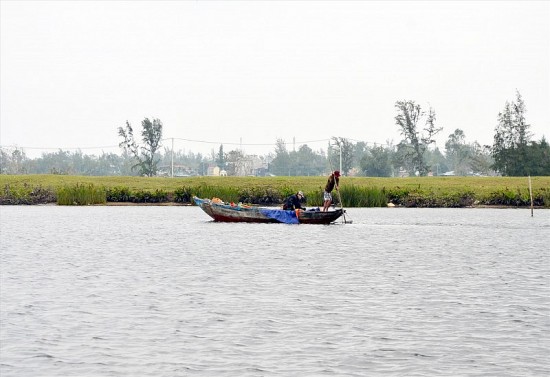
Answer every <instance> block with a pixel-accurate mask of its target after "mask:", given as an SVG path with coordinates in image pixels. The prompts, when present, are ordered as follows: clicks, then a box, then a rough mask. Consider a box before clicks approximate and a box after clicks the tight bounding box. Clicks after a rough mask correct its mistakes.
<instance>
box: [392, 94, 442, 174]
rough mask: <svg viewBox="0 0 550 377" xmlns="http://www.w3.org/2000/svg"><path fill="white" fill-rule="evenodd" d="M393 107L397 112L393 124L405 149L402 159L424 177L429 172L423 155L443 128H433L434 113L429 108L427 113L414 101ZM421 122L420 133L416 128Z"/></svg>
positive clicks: (397, 103)
mask: <svg viewBox="0 0 550 377" xmlns="http://www.w3.org/2000/svg"><path fill="white" fill-rule="evenodd" d="M395 107H396V109H397V112H398V114H397V116H396V117H395V122H396V124H397V126H398V127H399V130H400V132H401V135H403V137H404V142H402V143H400V144H402V147H403V148H405V156H404V157H405V159H408V160H409V161H410V165H411V166H412V168H413V169H414V170H415V171H418V173H419V174H420V175H422V176H424V175H426V174H428V171H429V170H430V169H429V166H427V164H426V161H425V159H424V153H425V152H426V150H427V149H428V146H429V145H430V144H432V143H434V142H435V140H434V136H435V135H436V134H437V133H439V132H440V131H441V130H442V129H443V128H442V127H440V128H436V127H435V111H434V110H433V109H432V108H431V107H430V108H429V110H428V112H427V113H426V112H425V111H422V108H421V107H420V105H418V104H416V103H415V102H414V101H397V102H396V103H395ZM422 120H424V128H423V129H422V131H420V130H419V129H418V128H419V126H420V124H421V122H422Z"/></svg>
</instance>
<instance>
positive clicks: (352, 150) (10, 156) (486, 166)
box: [0, 92, 550, 177]
mask: <svg viewBox="0 0 550 377" xmlns="http://www.w3.org/2000/svg"><path fill="white" fill-rule="evenodd" d="M395 108H396V116H395V125H396V126H397V128H398V129H399V131H400V134H401V136H402V140H401V141H399V142H398V143H397V144H395V145H394V144H393V142H389V141H388V142H387V143H385V144H376V143H375V144H374V145H373V144H372V143H367V142H365V141H352V140H349V139H346V138H343V137H332V138H331V139H330V140H329V139H327V145H326V149H325V148H323V149H318V150H313V149H312V148H311V147H310V146H308V145H307V144H303V145H299V146H297V147H296V149H295V148H294V147H293V148H292V150H289V148H288V147H287V144H286V142H285V140H283V139H278V140H277V141H276V144H275V145H274V150H272V151H266V154H264V155H258V156H257V155H245V154H244V152H243V151H242V150H241V149H235V150H231V151H225V150H224V146H223V144H220V145H219V149H218V151H217V152H214V149H212V153H211V154H210V155H202V154H200V153H197V154H195V153H193V152H184V151H181V150H174V149H173V148H166V147H162V145H161V144H162V142H163V141H167V140H170V139H164V140H163V139H161V138H162V128H163V125H162V122H161V121H160V120H159V119H153V120H152V121H151V120H149V119H148V118H145V119H144V120H143V121H142V123H141V126H142V130H141V133H140V134H141V139H140V140H136V138H135V137H134V130H133V129H132V127H131V125H130V123H128V122H126V127H124V128H123V127H119V128H118V136H119V137H121V138H122V141H121V142H120V144H119V146H120V147H121V149H122V154H121V155H118V154H115V153H102V154H101V155H99V156H96V155H84V154H83V153H82V152H81V151H76V152H69V151H63V150H59V151H57V152H55V153H44V154H42V156H41V157H39V158H35V159H30V158H28V157H27V156H26V154H25V151H24V149H19V148H7V147H2V148H1V149H0V174H59V175H89V176H111V175H113V176H114V175H116V176H149V177H153V176H171V175H174V176H206V175H220V173H223V174H222V175H225V174H226V175H228V176H250V175H251V176H272V175H276V176H291V177H302V176H326V175H328V174H329V172H330V171H332V170H342V172H343V174H344V175H345V176H354V177H407V176H421V177H422V176H431V175H433V176H440V175H454V176H499V175H502V176H528V175H531V176H550V145H549V144H548V142H547V141H546V139H545V138H544V136H543V137H542V138H541V139H540V140H539V141H535V140H532V134H531V133H530V131H529V128H530V125H529V123H528V122H527V118H526V112H527V109H526V105H525V103H524V101H523V99H522V97H521V95H520V93H519V92H516V99H515V100H514V101H511V102H506V103H505V105H504V109H503V110H502V111H501V112H499V113H498V115H496V114H495V126H494V130H495V133H494V140H493V144H492V145H480V144H479V143H478V142H476V141H474V142H467V140H466V135H465V134H464V131H462V130H461V129H455V130H454V131H453V132H452V133H450V134H448V138H447V141H446V142H445V148H444V150H440V149H439V147H437V146H435V143H434V135H436V134H437V133H439V132H441V131H442V130H443V127H438V126H437V125H436V112H435V109H433V108H431V107H430V108H428V110H427V111H426V110H423V109H422V107H421V106H420V105H419V104H417V103H416V102H415V101H411V100H407V101H397V102H396V103H395ZM487 126H489V125H485V127H487ZM490 126H492V125H490ZM339 128H341V127H339ZM113 134H114V132H113ZM171 140H172V146H173V141H174V139H171Z"/></svg>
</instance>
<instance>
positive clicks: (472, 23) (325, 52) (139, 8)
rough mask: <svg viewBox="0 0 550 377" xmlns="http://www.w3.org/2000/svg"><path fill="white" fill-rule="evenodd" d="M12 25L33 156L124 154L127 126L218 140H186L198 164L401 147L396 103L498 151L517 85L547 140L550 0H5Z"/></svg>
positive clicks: (7, 36) (1, 136) (5, 18)
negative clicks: (349, 146)
mask: <svg viewBox="0 0 550 377" xmlns="http://www.w3.org/2000/svg"><path fill="white" fill-rule="evenodd" d="M0 15H1V34H0V36H1V46H0V47H1V48H0V57H1V60H0V67H1V71H0V74H1V92H0V95H1V97H0V100H1V103H0V115H1V119H0V144H1V145H2V147H7V146H11V147H13V146H17V147H23V148H24V150H25V152H26V153H27V154H28V155H29V156H32V155H33V154H36V153H38V155H39V153H41V152H53V151H55V150H56V149H58V148H62V149H73V148H82V151H83V152H84V153H86V154H99V153H101V151H102V150H104V151H106V152H115V153H119V152H120V149H119V148H118V147H117V145H118V143H119V142H120V141H121V140H120V137H119V136H118V134H117V128H118V127H119V126H124V124H125V122H126V120H128V121H129V122H130V123H131V124H132V125H133V126H134V129H135V130H141V121H142V120H143V119H144V118H145V117H148V118H151V119H152V118H159V119H160V120H161V121H162V122H163V124H164V134H163V136H164V138H178V139H191V140H204V141H211V142H213V143H212V144H209V143H193V142H185V141H182V140H176V141H175V149H183V150H186V151H194V152H202V153H209V152H210V151H211V150H213V149H214V150H216V151H217V149H218V148H219V144H220V143H223V144H224V149H225V150H226V151H229V150H231V149H235V148H237V147H238V146H239V145H238V144H239V143H240V142H242V143H243V148H244V150H245V151H246V152H248V153H262V154H264V153H268V152H272V151H273V149H274V148H273V144H275V142H276V140H277V139H278V138H282V139H284V140H286V142H287V145H288V147H289V149H291V148H292V142H293V138H295V141H296V143H297V146H298V145H299V144H301V143H303V142H305V141H309V142H308V143H307V144H308V145H309V146H310V147H311V148H312V149H314V150H319V149H321V148H322V149H326V146H327V142H326V140H327V139H329V138H330V137H332V136H340V137H345V138H349V139H351V140H353V141H366V142H369V143H373V142H377V143H385V142H386V141H388V140H390V141H393V142H394V143H397V142H398V141H399V140H400V135H399V132H398V131H399V130H398V128H397V126H396V125H395V121H394V117H395V115H396V110H395V107H394V105H395V102H396V101H397V100H414V101H416V102H417V103H418V104H420V105H421V106H422V107H423V108H424V109H427V108H428V107H429V106H431V107H433V109H434V110H435V112H436V115H437V126H440V127H443V128H444V129H443V131H442V133H441V134H440V137H439V138H438V146H439V147H440V148H441V149H444V142H445V140H446V139H447V137H448V135H449V134H451V133H452V132H453V131H454V130H455V129H457V128H460V129H462V130H463V131H464V132H465V134H466V139H467V141H468V142H473V141H478V142H480V143H481V144H492V140H493V134H494V127H495V125H496V118H497V115H498V113H499V112H500V111H501V110H502V109H503V108H504V105H505V102H506V101H513V100H515V92H516V89H517V90H519V92H520V93H521V94H522V96H523V98H524V101H525V104H526V106H527V121H528V123H530V124H531V131H532V132H533V134H534V138H535V139H536V140H539V139H540V138H541V137H542V136H543V135H545V136H546V137H547V138H549V137H550V119H549V114H550V74H549V71H550V26H549V25H550V2H548V1H537V2H529V1H503V2H500V1H460V2H450V1H426V2H419V1H404V2H402V1H382V2H375V1H350V2H340V1H338V2H337V1H319V2H317V1H304V2H290V1H258V2H252V1H242V2H239V1H185V2H184V1H166V2H162V1H4V0H2V1H1V2H0ZM317 140H322V141H319V142H313V141H317ZM231 143H235V144H231ZM170 144H171V143H170V142H169V141H166V142H165V143H164V145H165V146H168V147H169V146H170ZM247 144H270V145H264V146H252V145H247ZM45 148H52V149H50V150H47V149H45Z"/></svg>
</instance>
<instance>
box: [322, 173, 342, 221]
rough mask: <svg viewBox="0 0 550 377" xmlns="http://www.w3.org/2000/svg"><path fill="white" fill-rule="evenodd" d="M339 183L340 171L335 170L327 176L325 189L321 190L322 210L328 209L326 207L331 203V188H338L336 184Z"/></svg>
mask: <svg viewBox="0 0 550 377" xmlns="http://www.w3.org/2000/svg"><path fill="white" fill-rule="evenodd" d="M339 185H340V171H338V170H335V171H334V172H333V173H332V174H331V175H329V177H328V181H327V184H326V186H325V191H324V192H323V200H324V204H323V212H327V211H328V207H330V205H331V204H332V190H334V189H335V188H336V190H338V189H339V188H338V186H339Z"/></svg>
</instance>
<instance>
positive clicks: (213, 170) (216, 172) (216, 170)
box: [206, 165, 221, 177]
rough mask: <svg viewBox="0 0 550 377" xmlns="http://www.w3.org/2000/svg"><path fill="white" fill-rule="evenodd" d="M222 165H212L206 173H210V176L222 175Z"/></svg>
mask: <svg viewBox="0 0 550 377" xmlns="http://www.w3.org/2000/svg"><path fill="white" fill-rule="evenodd" d="M220 172H221V170H220V167H219V166H216V165H210V166H208V169H207V172H206V175H210V176H216V177H218V176H220Z"/></svg>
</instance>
